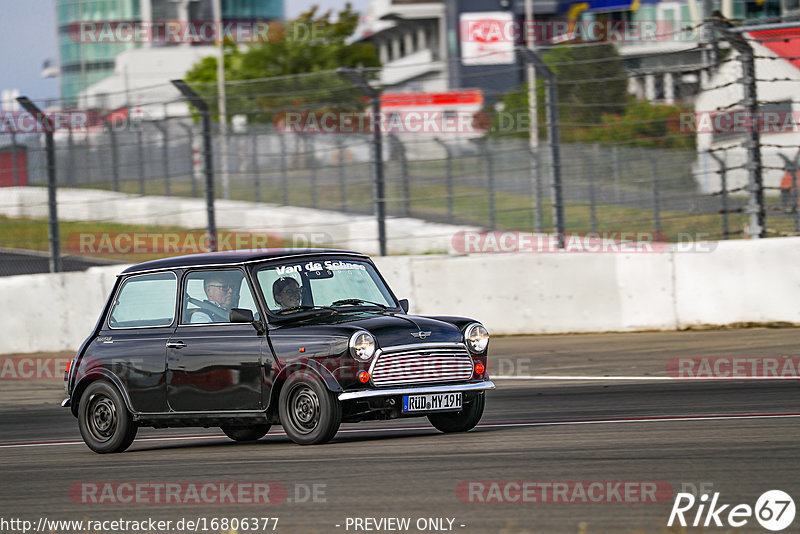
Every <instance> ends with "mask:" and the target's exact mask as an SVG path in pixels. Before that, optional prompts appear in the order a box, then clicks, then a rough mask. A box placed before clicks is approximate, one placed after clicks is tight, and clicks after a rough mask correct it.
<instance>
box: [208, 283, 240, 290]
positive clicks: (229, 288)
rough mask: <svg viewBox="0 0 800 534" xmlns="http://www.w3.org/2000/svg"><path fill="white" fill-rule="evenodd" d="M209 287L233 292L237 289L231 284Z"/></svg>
mask: <svg viewBox="0 0 800 534" xmlns="http://www.w3.org/2000/svg"><path fill="white" fill-rule="evenodd" d="M208 287H218V288H220V289H221V290H223V291H233V290H234V289H235V287H234V286H232V285H230V284H224V285H223V284H208Z"/></svg>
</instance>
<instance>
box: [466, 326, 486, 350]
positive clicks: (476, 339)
mask: <svg viewBox="0 0 800 534" xmlns="http://www.w3.org/2000/svg"><path fill="white" fill-rule="evenodd" d="M464 342H466V344H467V347H469V350H471V351H472V352H476V353H477V352H483V351H485V350H486V347H487V346H488V345H489V332H487V331H486V328H484V327H483V325H482V324H479V323H472V324H471V325H469V326H468V327H467V329H466V330H464Z"/></svg>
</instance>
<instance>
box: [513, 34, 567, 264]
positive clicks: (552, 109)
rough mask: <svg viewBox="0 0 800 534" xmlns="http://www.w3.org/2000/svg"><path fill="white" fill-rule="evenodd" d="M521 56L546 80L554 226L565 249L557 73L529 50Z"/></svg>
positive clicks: (559, 243) (559, 241)
mask: <svg viewBox="0 0 800 534" xmlns="http://www.w3.org/2000/svg"><path fill="white" fill-rule="evenodd" d="M517 50H518V51H519V53H520V55H521V56H522V58H523V60H524V61H525V62H526V63H529V64H533V66H534V67H535V68H536V70H537V71H538V72H539V74H541V75H542V76H543V77H544V78H545V85H546V89H547V90H546V100H547V102H546V106H547V137H548V144H549V145H550V158H551V160H552V161H551V162H550V165H551V166H552V169H553V184H552V196H553V199H552V202H553V225H554V226H555V229H556V235H557V237H558V248H564V239H565V236H564V234H565V224H564V202H563V197H562V185H561V139H560V133H559V128H558V122H559V121H558V82H557V80H556V75H555V73H554V72H553V71H552V70H551V69H550V67H548V66H547V65H546V64H545V63H544V61H542V58H541V57H539V55H538V54H537V53H536V52H534V51H533V50H530V49H528V48H525V47H522V46H519V47H517Z"/></svg>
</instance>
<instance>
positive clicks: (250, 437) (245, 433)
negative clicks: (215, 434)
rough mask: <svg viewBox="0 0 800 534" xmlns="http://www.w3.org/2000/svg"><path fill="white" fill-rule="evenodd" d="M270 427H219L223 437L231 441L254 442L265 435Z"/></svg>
mask: <svg viewBox="0 0 800 534" xmlns="http://www.w3.org/2000/svg"><path fill="white" fill-rule="evenodd" d="M269 427H270V425H250V426H229V425H225V426H221V427H220V428H221V429H222V431H223V432H225V435H226V436H228V437H229V438H231V439H232V440H233V441H256V440H257V439H261V438H263V437H264V436H266V435H267V432H269Z"/></svg>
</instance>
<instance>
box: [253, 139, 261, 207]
mask: <svg viewBox="0 0 800 534" xmlns="http://www.w3.org/2000/svg"><path fill="white" fill-rule="evenodd" d="M251 139H252V140H253V147H252V148H253V158H252V159H253V188H254V189H255V194H256V202H261V176H260V175H259V171H258V132H256V131H255V129H254V130H253V135H252V136H251Z"/></svg>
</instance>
